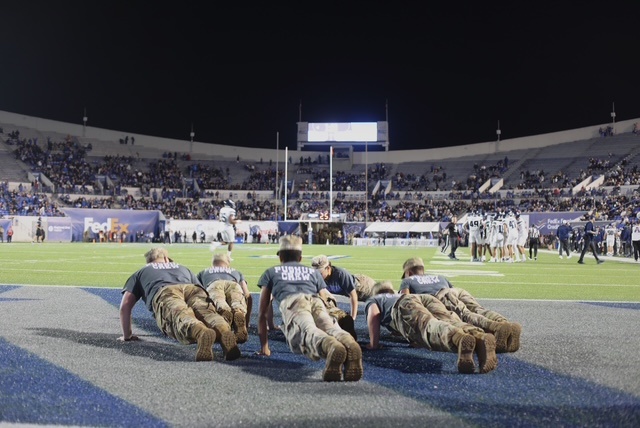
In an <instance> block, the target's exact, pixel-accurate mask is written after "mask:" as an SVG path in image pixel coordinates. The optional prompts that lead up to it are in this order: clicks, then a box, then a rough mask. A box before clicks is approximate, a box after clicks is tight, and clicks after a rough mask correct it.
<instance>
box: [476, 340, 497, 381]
mask: <svg viewBox="0 0 640 428" xmlns="http://www.w3.org/2000/svg"><path fill="white" fill-rule="evenodd" d="M476 355H477V356H478V365H479V366H480V373H489V372H490V371H493V370H495V369H496V367H498V357H497V356H496V338H495V336H494V335H493V334H485V335H484V338H483V339H478V340H476Z"/></svg>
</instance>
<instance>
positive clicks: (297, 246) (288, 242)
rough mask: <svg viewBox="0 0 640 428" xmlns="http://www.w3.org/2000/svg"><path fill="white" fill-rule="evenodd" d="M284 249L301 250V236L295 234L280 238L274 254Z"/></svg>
mask: <svg viewBox="0 0 640 428" xmlns="http://www.w3.org/2000/svg"><path fill="white" fill-rule="evenodd" d="M286 250H293V251H302V238H300V237H299V236H295V235H285V236H283V237H282V238H280V248H279V249H278V252H277V253H276V255H279V254H280V251H286Z"/></svg>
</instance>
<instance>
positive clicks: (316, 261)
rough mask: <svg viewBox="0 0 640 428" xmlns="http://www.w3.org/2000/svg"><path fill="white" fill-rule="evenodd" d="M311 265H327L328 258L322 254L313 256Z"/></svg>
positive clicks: (319, 267)
mask: <svg viewBox="0 0 640 428" xmlns="http://www.w3.org/2000/svg"><path fill="white" fill-rule="evenodd" d="M311 266H313V268H314V269H324V268H326V267H327V266H329V258H328V257H327V256H325V255H324V254H321V255H319V256H315V257H314V258H313V259H311Z"/></svg>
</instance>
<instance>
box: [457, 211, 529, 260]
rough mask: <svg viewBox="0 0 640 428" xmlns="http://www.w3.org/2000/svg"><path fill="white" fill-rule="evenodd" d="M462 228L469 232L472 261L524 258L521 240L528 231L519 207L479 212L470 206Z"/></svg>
mask: <svg viewBox="0 0 640 428" xmlns="http://www.w3.org/2000/svg"><path fill="white" fill-rule="evenodd" d="M464 228H465V230H466V232H467V233H468V236H469V248H470V249H471V261H472V262H485V261H488V262H490V263H497V262H506V263H513V262H524V261H526V260H527V256H526V254H525V244H526V242H527V238H528V235H529V230H528V227H527V224H526V222H525V221H524V220H523V219H522V218H521V216H520V212H519V211H513V210H507V211H502V210H498V211H496V212H495V213H482V212H480V211H479V210H475V209H474V210H472V211H471V212H470V213H469V215H468V216H467V221H466V223H465V224H464Z"/></svg>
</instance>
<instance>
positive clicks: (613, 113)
mask: <svg viewBox="0 0 640 428" xmlns="http://www.w3.org/2000/svg"><path fill="white" fill-rule="evenodd" d="M611 131H612V132H613V133H614V134H615V133H616V103H611Z"/></svg>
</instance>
